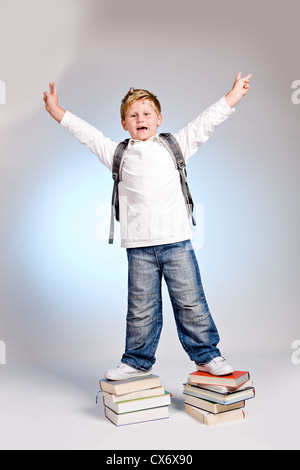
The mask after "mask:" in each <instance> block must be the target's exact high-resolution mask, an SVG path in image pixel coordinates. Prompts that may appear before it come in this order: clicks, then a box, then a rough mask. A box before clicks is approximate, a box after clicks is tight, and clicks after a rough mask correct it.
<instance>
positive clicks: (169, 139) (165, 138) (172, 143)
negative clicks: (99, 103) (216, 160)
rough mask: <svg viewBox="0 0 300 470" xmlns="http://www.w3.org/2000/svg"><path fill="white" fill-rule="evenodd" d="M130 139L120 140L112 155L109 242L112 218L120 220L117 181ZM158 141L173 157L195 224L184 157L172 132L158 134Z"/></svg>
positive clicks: (111, 238) (111, 237)
mask: <svg viewBox="0 0 300 470" xmlns="http://www.w3.org/2000/svg"><path fill="white" fill-rule="evenodd" d="M129 140H130V139H126V140H124V141H123V142H120V143H119V144H118V146H117V148H116V150H115V153H114V157H113V166H112V178H113V180H114V186H113V191H112V199H111V219H110V230H109V244H113V242H114V219H116V220H117V221H119V220H120V209H119V188H118V186H119V182H120V181H121V172H122V164H123V159H124V153H125V150H126V148H127V146H128V142H129ZM159 140H160V142H161V143H162V144H163V145H164V146H165V148H166V149H167V150H168V152H169V153H170V155H171V157H172V158H173V160H174V162H175V164H176V168H177V170H178V171H179V174H180V182H181V188H182V192H183V196H184V199H185V203H186V206H187V210H188V214H189V216H190V217H191V220H192V223H193V225H194V226H195V225H196V221H195V218H194V216H193V210H194V202H193V199H192V196H191V192H190V189H189V186H188V183H187V172H186V165H185V162H184V158H183V155H182V152H181V149H180V147H179V145H178V143H177V141H176V139H175V137H174V136H173V135H172V134H169V133H162V134H159Z"/></svg>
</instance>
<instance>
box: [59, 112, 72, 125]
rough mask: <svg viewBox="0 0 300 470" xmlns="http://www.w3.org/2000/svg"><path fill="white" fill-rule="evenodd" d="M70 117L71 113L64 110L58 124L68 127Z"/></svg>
mask: <svg viewBox="0 0 300 470" xmlns="http://www.w3.org/2000/svg"><path fill="white" fill-rule="evenodd" d="M70 119H71V113H70V112H69V111H66V112H65V114H64V116H63V118H62V120H61V121H60V124H61V125H62V126H63V127H65V128H67V127H69V124H70Z"/></svg>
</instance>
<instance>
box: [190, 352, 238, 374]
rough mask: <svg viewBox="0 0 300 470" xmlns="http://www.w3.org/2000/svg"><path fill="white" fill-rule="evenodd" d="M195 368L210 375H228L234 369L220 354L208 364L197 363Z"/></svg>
mask: <svg viewBox="0 0 300 470" xmlns="http://www.w3.org/2000/svg"><path fill="white" fill-rule="evenodd" d="M197 370H199V371H201V372H208V373H209V374H211V375H228V374H232V373H233V372H234V369H233V368H232V367H231V365H230V364H228V362H227V361H226V359H224V357H222V356H219V357H215V359H213V360H212V361H210V362H209V363H208V364H201V365H198V364H197Z"/></svg>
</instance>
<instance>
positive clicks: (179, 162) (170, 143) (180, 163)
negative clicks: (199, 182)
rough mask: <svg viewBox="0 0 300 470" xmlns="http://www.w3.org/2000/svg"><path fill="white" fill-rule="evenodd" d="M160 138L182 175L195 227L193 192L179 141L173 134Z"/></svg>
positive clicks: (164, 134)
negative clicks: (188, 180)
mask: <svg viewBox="0 0 300 470" xmlns="http://www.w3.org/2000/svg"><path fill="white" fill-rule="evenodd" d="M159 137H160V141H161V142H162V144H163V145H164V146H165V147H166V149H167V150H168V151H169V153H170V154H171V155H172V157H173V158H174V159H175V162H176V167H177V170H178V171H179V174H180V182H181V188H182V192H183V196H184V199H185V203H186V206H187V210H188V214H189V216H190V217H191V219H192V223H193V225H194V226H195V225H196V220H195V218H194V216H193V211H194V202H193V199H192V195H191V191H190V188H189V185H188V182H187V173H186V164H185V161H184V157H183V154H182V151H181V148H180V147H179V144H178V142H177V140H176V139H175V137H174V136H173V135H172V134H169V133H161V134H159Z"/></svg>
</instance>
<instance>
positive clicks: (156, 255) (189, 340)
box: [122, 240, 221, 370]
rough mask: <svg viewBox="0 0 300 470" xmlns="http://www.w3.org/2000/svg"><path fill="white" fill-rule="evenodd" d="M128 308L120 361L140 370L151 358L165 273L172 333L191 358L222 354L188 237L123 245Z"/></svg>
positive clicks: (159, 324)
mask: <svg viewBox="0 0 300 470" xmlns="http://www.w3.org/2000/svg"><path fill="white" fill-rule="evenodd" d="M127 256H128V313H127V329H126V345H125V353H124V354H123V357H122V362H123V363H125V364H127V365H129V366H131V367H134V368H136V369H139V370H148V369H150V368H151V367H152V365H153V364H154V363H155V352H156V349H157V346H158V341H159V338H160V334H161V329H162V325H163V317H162V295H161V283H162V278H163V277H164V279H165V282H166V284H167V287H168V291H169V295H170V299H171V302H172V306H173V311H174V316H175V321H176V326H177V332H178V336H179V339H180V342H181V344H182V346H183V348H184V350H185V351H186V352H187V354H188V355H189V357H190V359H191V360H192V361H195V362H196V363H197V364H206V363H207V362H209V361H211V360H212V359H214V358H215V357H217V356H220V355H221V353H220V351H219V350H218V349H217V344H218V343H219V341H220V338H219V335H218V331H217V328H216V326H215V324H214V321H213V319H212V317H211V314H210V311H209V308H208V305H207V302H206V298H205V295H204V291H203V287H202V282H201V277H200V272H199V267H198V263H197V259H196V256H195V253H194V250H193V247H192V244H191V242H190V241H189V240H187V241H184V242H179V243H172V244H168V245H159V246H151V247H143V248H129V249H127Z"/></svg>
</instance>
